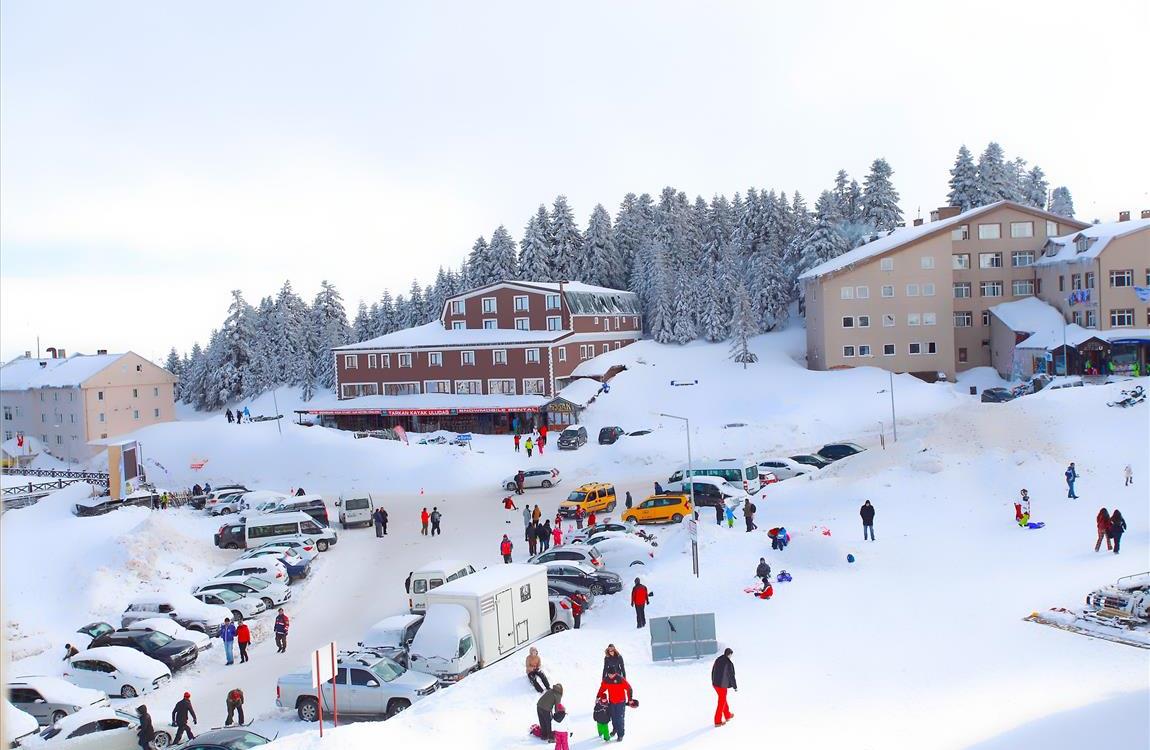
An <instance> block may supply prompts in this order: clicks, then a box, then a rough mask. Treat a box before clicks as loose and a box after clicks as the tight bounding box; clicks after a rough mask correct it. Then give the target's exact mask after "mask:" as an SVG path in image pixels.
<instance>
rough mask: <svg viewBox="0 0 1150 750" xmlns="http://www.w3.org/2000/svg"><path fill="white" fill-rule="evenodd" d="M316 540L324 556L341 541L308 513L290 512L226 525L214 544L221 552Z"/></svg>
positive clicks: (221, 528) (331, 530) (217, 533)
mask: <svg viewBox="0 0 1150 750" xmlns="http://www.w3.org/2000/svg"><path fill="white" fill-rule="evenodd" d="M301 539H314V540H315V548H316V549H317V550H319V551H320V552H325V551H327V548H328V547H330V546H331V545H333V544H335V543H336V542H337V541H339V535H338V534H336V532H335V531H334V530H333V529H328V528H325V527H322V526H320V525H319V524H318V523H316V520H315V519H314V518H312V517H311V516H309V515H308V514H307V513H301V512H299V511H290V512H286V511H285V512H283V513H268V514H266V515H262V516H247V517H245V518H243V519H241V521H240V522H239V523H235V524H226V525H224V526H221V527H220V530H219V531H217V532H216V534H215V536H214V541H215V544H216V546H217V547H219V548H221V549H240V548H241V547H242V548H245V549H247V548H249V547H258V546H260V545H261V544H268V543H270V542H277V543H279V542H285V541H298V540H301Z"/></svg>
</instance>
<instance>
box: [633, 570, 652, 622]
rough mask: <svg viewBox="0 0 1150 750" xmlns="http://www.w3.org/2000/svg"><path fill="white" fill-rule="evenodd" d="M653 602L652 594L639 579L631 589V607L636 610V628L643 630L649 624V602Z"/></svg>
mask: <svg viewBox="0 0 1150 750" xmlns="http://www.w3.org/2000/svg"><path fill="white" fill-rule="evenodd" d="M650 600H651V592H650V591H648V590H647V587H646V586H644V585H643V584H642V583H641V582H640V581H639V579H638V578H636V579H635V587H634V588H633V589H631V606H632V607H634V608H635V627H637V628H641V627H643V626H644V625H646V624H647V614H646V611H645V610H646V609H647V602H648V601H650Z"/></svg>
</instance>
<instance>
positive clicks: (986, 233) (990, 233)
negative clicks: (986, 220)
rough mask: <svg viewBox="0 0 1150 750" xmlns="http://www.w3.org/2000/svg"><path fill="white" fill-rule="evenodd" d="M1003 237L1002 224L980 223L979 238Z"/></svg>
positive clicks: (992, 238)
mask: <svg viewBox="0 0 1150 750" xmlns="http://www.w3.org/2000/svg"><path fill="white" fill-rule="evenodd" d="M1000 237H1002V226H1001V225H1000V224H979V225H978V239H980V240H997V239H999V238H1000Z"/></svg>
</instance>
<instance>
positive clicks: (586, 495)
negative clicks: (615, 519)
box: [559, 482, 618, 518]
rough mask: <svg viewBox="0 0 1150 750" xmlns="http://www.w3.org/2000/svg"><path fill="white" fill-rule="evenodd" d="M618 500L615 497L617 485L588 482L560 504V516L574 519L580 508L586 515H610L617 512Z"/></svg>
mask: <svg viewBox="0 0 1150 750" xmlns="http://www.w3.org/2000/svg"><path fill="white" fill-rule="evenodd" d="M617 502H618V499H617V498H616V497H615V485H613V484H607V483H606V482H588V483H587V484H582V485H579V486H578V487H576V488H575V489H574V490H572V491H571V494H570V495H568V496H567V499H566V500H564V501H563V502H561V503H559V515H561V516H563V517H564V518H574V517H575V511H576V510H578V509H579V508H582V509H583V512H584V513H604V512H606V513H610V512H611V511H613V510H615V505H616V504H617Z"/></svg>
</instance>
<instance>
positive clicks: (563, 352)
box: [559, 346, 567, 362]
mask: <svg viewBox="0 0 1150 750" xmlns="http://www.w3.org/2000/svg"><path fill="white" fill-rule="evenodd" d="M559 361H560V362H566V361H567V347H565V346H561V347H559Z"/></svg>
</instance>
